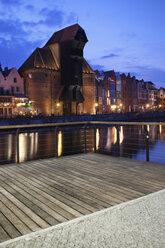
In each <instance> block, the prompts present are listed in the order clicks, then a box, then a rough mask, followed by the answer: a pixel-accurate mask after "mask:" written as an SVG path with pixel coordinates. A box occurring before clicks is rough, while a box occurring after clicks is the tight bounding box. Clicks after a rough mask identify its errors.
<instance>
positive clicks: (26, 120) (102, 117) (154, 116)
mask: <svg viewBox="0 0 165 248" xmlns="http://www.w3.org/2000/svg"><path fill="white" fill-rule="evenodd" d="M81 121H127V122H129V121H130V122H134V121H135V122H165V112H148V113H134V112H133V113H124V114H121V113H120V114H119V113H112V114H98V115H72V116H37V117H16V118H0V126H9V125H28V124H29V125H32V124H46V123H64V122H81Z"/></svg>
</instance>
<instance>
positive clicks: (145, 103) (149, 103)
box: [136, 79, 157, 111]
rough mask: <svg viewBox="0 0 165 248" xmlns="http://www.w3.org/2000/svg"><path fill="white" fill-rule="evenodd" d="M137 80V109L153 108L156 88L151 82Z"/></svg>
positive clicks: (148, 109)
mask: <svg viewBox="0 0 165 248" xmlns="http://www.w3.org/2000/svg"><path fill="white" fill-rule="evenodd" d="M136 81H137V92H138V105H139V111H150V110H155V107H156V101H157V89H156V87H155V85H154V84H153V83H152V82H150V81H149V82H144V80H143V79H142V80H136Z"/></svg>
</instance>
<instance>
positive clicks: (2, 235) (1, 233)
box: [0, 226, 10, 243]
mask: <svg viewBox="0 0 165 248" xmlns="http://www.w3.org/2000/svg"><path fill="white" fill-rule="evenodd" d="M8 239H10V236H9V235H8V234H7V232H6V231H5V230H4V229H3V228H2V226H0V243H1V242H3V241H6V240H8Z"/></svg>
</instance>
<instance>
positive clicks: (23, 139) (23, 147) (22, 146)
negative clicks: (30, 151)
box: [19, 133, 27, 162]
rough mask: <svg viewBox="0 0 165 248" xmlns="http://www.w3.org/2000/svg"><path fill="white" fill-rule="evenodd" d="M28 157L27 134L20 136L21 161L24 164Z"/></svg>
mask: <svg viewBox="0 0 165 248" xmlns="http://www.w3.org/2000/svg"><path fill="white" fill-rule="evenodd" d="M26 157H27V133H20V134H19V161H20V162H24V161H25V159H26Z"/></svg>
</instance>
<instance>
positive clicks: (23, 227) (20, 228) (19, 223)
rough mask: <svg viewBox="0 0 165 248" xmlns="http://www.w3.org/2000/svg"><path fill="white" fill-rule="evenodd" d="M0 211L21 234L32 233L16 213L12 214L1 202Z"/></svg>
mask: <svg viewBox="0 0 165 248" xmlns="http://www.w3.org/2000/svg"><path fill="white" fill-rule="evenodd" d="M0 209H1V212H2V214H3V215H4V216H5V217H6V218H7V219H8V220H9V221H10V222H11V223H12V225H13V226H15V227H16V229H17V230H18V231H19V232H20V233H21V234H26V233H29V232H31V230H30V229H29V228H28V227H27V226H26V225H25V224H24V223H23V222H22V221H21V220H20V219H19V218H18V217H17V216H16V215H15V213H14V212H12V211H11V210H10V209H8V207H7V206H6V205H5V204H3V202H2V201H0Z"/></svg>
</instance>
